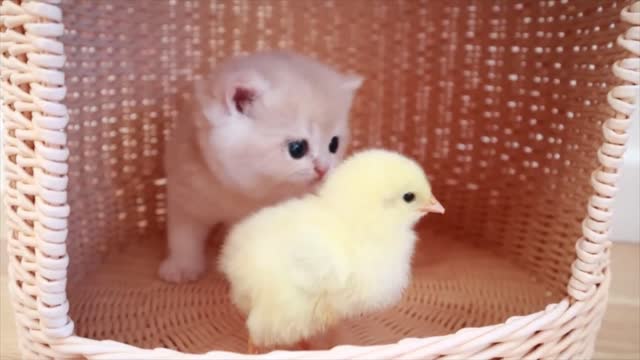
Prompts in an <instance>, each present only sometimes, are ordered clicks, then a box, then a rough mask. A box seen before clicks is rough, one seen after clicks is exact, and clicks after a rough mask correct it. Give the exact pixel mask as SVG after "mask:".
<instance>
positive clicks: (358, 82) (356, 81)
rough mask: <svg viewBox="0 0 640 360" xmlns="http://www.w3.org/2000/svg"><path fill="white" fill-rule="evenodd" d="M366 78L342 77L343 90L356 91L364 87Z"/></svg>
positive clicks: (354, 75)
mask: <svg viewBox="0 0 640 360" xmlns="http://www.w3.org/2000/svg"><path fill="white" fill-rule="evenodd" d="M363 82H364V77H362V76H360V75H357V74H345V75H342V88H343V89H346V90H349V91H356V90H358V89H359V88H360V86H362V83H363Z"/></svg>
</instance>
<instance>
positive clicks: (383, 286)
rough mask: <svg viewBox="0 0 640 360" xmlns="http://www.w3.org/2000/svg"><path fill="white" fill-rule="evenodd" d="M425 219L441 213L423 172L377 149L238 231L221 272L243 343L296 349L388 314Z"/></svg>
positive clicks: (232, 235) (231, 239)
mask: <svg viewBox="0 0 640 360" xmlns="http://www.w3.org/2000/svg"><path fill="white" fill-rule="evenodd" d="M428 212H440V213H442V212H444V208H442V206H441V205H440V204H439V203H438V201H437V200H436V199H435V197H434V196H433V195H432V193H431V186H430V184H429V181H428V179H427V177H426V175H425V174H424V172H423V170H422V169H421V167H420V166H419V165H418V164H417V163H416V162H414V161H413V160H411V159H409V158H407V157H405V156H403V155H400V154H398V153H395V152H391V151H386V150H378V149H374V150H366V151H362V152H359V153H357V154H355V155H353V156H351V157H350V158H348V159H347V160H345V161H344V162H343V163H342V164H340V165H339V166H338V167H336V168H335V169H334V170H333V171H332V172H331V173H330V174H329V175H328V177H327V179H326V181H325V182H324V183H323V184H322V185H321V186H320V187H319V189H318V191H317V192H316V193H315V194H308V195H305V196H304V197H301V198H296V199H291V200H288V201H285V202H282V203H280V204H277V205H275V206H272V207H267V208H264V209H262V210H260V211H258V212H256V213H255V214H253V215H251V216H249V217H247V218H245V219H244V220H242V221H240V222H239V223H237V224H236V225H235V226H234V227H232V229H231V230H230V232H229V235H228V238H227V239H226V241H225V244H224V246H223V248H222V252H221V256H220V258H219V259H220V260H219V261H220V263H219V268H220V270H221V271H222V272H223V273H224V274H225V275H226V277H227V278H228V280H229V282H230V284H231V299H232V301H233V303H234V304H235V305H236V306H237V307H238V308H239V309H240V310H241V311H242V312H243V313H244V314H245V315H246V316H247V322H246V325H247V328H248V331H249V336H250V342H251V343H252V344H253V345H255V346H257V347H260V348H267V349H268V348H276V347H290V346H294V345H295V344H298V343H299V342H301V341H304V340H305V339H309V338H310V337H313V336H315V335H317V334H319V333H322V332H323V331H324V330H326V329H327V328H328V327H330V326H332V325H334V324H336V323H337V322H339V321H340V320H341V319H345V318H347V317H350V316H354V315H358V314H363V313H369V312H373V311H378V310H383V309H385V308H388V307H390V306H392V305H394V304H395V303H396V302H397V301H399V300H400V298H401V296H402V293H403V291H404V289H405V288H406V287H407V285H408V283H409V278H410V268H411V257H412V255H413V252H414V246H415V241H416V235H415V233H414V231H413V226H414V225H415V223H416V222H417V221H418V220H419V219H420V218H421V217H422V216H424V215H425V214H426V213H428Z"/></svg>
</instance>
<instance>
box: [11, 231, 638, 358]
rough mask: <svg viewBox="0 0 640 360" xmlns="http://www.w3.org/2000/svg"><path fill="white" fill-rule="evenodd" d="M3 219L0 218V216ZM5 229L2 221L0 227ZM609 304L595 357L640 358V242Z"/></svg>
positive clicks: (618, 268) (622, 250)
mask: <svg viewBox="0 0 640 360" xmlns="http://www.w3.org/2000/svg"><path fill="white" fill-rule="evenodd" d="M3 222H4V219H3ZM0 228H1V229H5V227H4V223H3V224H2V226H1V227H0ZM0 262H1V265H2V270H1V271H0V304H1V312H0V314H1V315H2V317H1V318H0V325H1V327H0V329H1V332H0V359H2V360H4V359H11V360H13V359H19V352H18V346H17V336H16V331H15V323H14V319H13V313H12V309H11V304H10V302H9V294H8V291H7V258H6V243H5V237H4V236H2V241H0ZM611 267H612V276H613V280H612V284H611V292H610V296H609V306H608V309H607V313H606V315H605V318H604V322H603V324H602V330H601V331H600V336H599V338H598V341H597V344H596V353H595V356H594V358H596V359H639V358H640V245H638V244H616V245H615V246H614V247H613V250H612V265H611Z"/></svg>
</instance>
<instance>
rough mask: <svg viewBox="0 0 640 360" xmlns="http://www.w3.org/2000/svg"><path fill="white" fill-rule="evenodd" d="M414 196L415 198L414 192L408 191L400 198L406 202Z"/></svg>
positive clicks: (410, 200)
mask: <svg viewBox="0 0 640 360" xmlns="http://www.w3.org/2000/svg"><path fill="white" fill-rule="evenodd" d="M415 198H416V195H415V194H414V193H412V192H408V193H406V194H404V195H402V199H403V200H404V202H406V203H410V202H412V201H413V200H414V199H415Z"/></svg>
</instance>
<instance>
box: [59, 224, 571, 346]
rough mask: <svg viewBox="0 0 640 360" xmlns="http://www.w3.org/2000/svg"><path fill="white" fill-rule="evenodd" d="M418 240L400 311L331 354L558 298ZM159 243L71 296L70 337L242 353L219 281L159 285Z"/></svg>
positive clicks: (213, 274)
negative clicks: (73, 329) (73, 332)
mask: <svg viewBox="0 0 640 360" xmlns="http://www.w3.org/2000/svg"><path fill="white" fill-rule="evenodd" d="M421 238H422V239H423V240H421V241H420V243H419V247H418V251H417V253H416V257H415V258H414V271H413V278H412V285H411V287H410V288H409V290H408V291H407V293H406V294H405V296H404V298H403V301H402V303H401V304H399V305H398V306H396V307H395V308H394V309H392V310H389V311H387V312H384V313H380V314H375V315H370V316H368V317H365V318H360V319H356V320H350V321H348V322H345V323H344V324H342V325H341V326H340V327H339V328H338V329H336V330H337V331H335V332H334V333H333V335H332V336H333V340H332V341H331V342H330V343H329V344H330V345H338V344H362V345H372V344H382V343H389V342H395V341H398V340H400V339H402V338H404V337H425V336H434V335H443V334H447V333H451V332H454V331H456V330H458V329H460V328H463V327H469V326H482V325H489V324H494V323H499V322H503V321H504V320H506V319H507V318H508V317H510V316H513V315H522V314H528V313H531V312H535V311H538V310H541V309H543V308H544V307H545V306H546V305H547V304H549V303H552V302H556V301H557V300H558V299H559V298H560V297H561V296H562V294H554V293H552V291H551V289H549V288H548V287H545V286H544V285H543V284H541V283H537V282H536V281H535V279H534V277H533V275H532V274H530V273H527V272H524V271H523V270H521V268H520V267H518V266H517V265H515V264H512V263H510V262H508V261H506V260H505V259H504V258H503V257H500V256H498V255H495V254H492V253H490V252H488V251H485V250H482V249H478V248H476V247H473V246H471V245H468V244H465V243H460V242H457V241H454V240H453V239H451V238H449V237H448V236H447V235H441V234H432V233H429V232H427V233H425V232H424V231H421ZM158 244H160V242H158V241H155V242H152V241H148V242H145V243H142V244H136V245H132V246H130V247H128V248H127V249H126V251H124V252H123V253H120V254H117V255H111V256H110V257H108V258H107V260H106V261H105V262H104V263H103V264H102V265H101V266H100V267H99V268H98V271H95V272H93V273H92V274H89V275H87V276H85V277H84V278H83V280H81V281H80V282H78V283H76V284H74V285H73V286H71V287H70V289H69V294H68V295H69V299H70V304H71V317H72V319H73V320H74V322H75V326H76V334H77V335H80V336H84V337H89V338H93V339H101V340H102V339H109V340H116V341H121V342H125V343H128V344H131V345H135V346H139V347H144V348H155V347H167V348H171V349H176V350H180V351H183V352H191V353H201V352H206V351H211V350H227V351H237V352H244V351H245V350H246V344H247V341H246V339H247V333H246V330H245V327H244V319H243V317H242V315H241V314H240V313H239V312H238V311H237V310H236V309H235V308H234V306H233V305H232V304H231V303H230V301H229V299H228V296H227V291H228V285H227V283H226V281H225V280H224V278H223V277H222V275H221V274H220V273H218V272H217V271H216V270H215V269H214V267H213V266H210V268H209V271H208V274H207V276H206V277H204V278H203V279H201V280H200V281H198V282H196V283H192V284H185V285H171V284H167V283H164V282H163V281H161V280H159V279H158V278H157V276H156V271H157V268H158V264H159V263H160V261H161V259H162V257H163V250H162V249H163V248H164V247H163V246H159V245H158ZM214 256H215V255H214V254H212V259H213V258H214ZM72 271H73V270H72ZM325 340H326V339H325ZM321 344H322V343H317V346H318V347H326V343H324V344H325V345H321Z"/></svg>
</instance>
